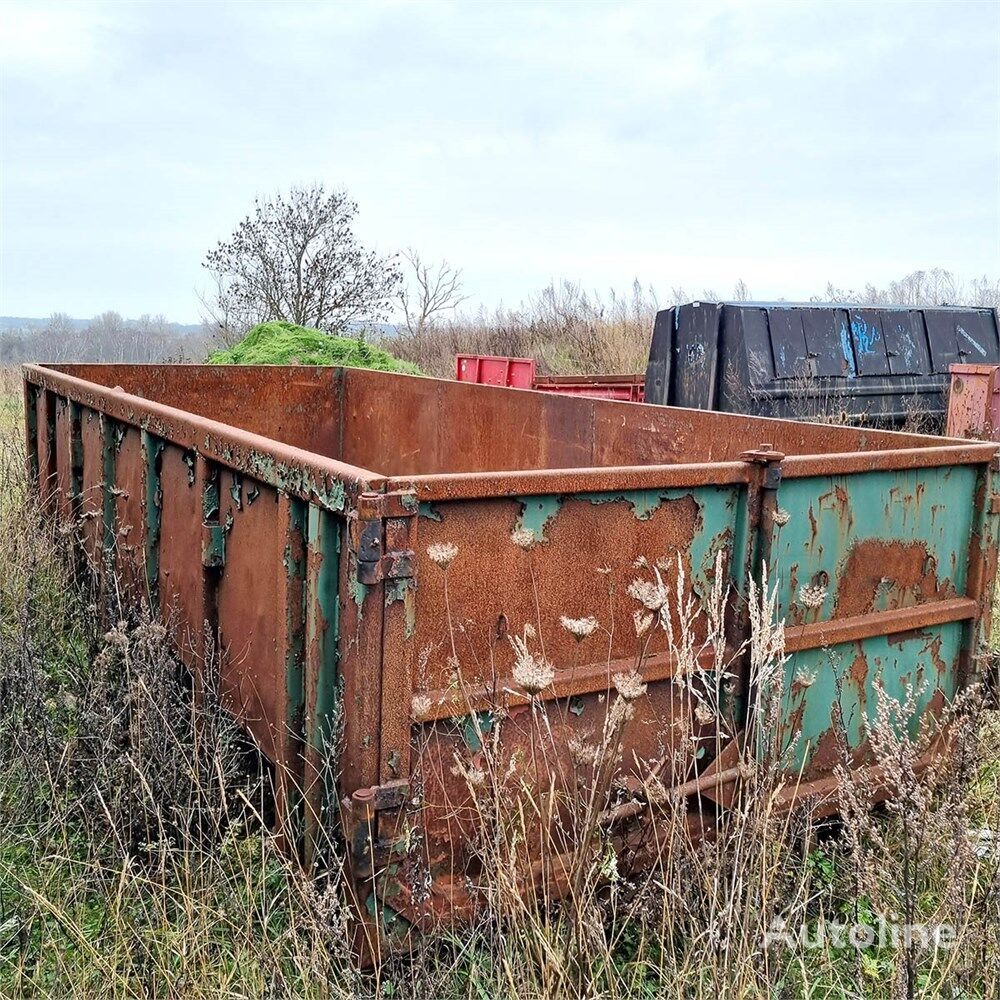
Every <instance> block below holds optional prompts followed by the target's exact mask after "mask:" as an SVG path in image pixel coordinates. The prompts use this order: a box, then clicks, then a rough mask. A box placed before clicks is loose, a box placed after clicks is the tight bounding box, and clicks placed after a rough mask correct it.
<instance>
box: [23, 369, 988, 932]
mask: <svg viewBox="0 0 1000 1000" xmlns="http://www.w3.org/2000/svg"><path fill="white" fill-rule="evenodd" d="M216 390H218V391H219V404H218V406H216V405H214V400H213V398H212V394H213V393H214V392H215V391H216ZM25 399H26V440H27V443H28V458H29V466H30V469H31V472H32V475H33V476H35V477H36V478H37V481H38V484H39V490H40V494H41V499H42V502H43V505H44V508H45V509H46V510H47V511H48V512H50V513H51V515H52V516H53V517H59V518H62V519H64V520H68V521H73V522H79V523H80V525H81V527H80V532H79V537H80V551H81V557H82V558H86V559H87V560H88V561H89V562H90V564H91V565H92V566H93V567H94V568H95V569H96V570H97V571H98V572H99V573H105V574H106V573H110V572H112V571H113V572H116V573H118V574H119V575H124V577H125V578H126V579H127V580H129V581H131V582H132V583H133V584H134V586H135V589H136V592H137V593H139V594H141V595H143V599H147V600H149V601H150V602H151V604H152V606H153V608H154V609H156V610H157V611H158V612H159V613H161V614H162V615H163V616H164V617H165V618H166V620H167V621H168V622H169V623H170V627H171V630H172V635H173V636H174V638H175V641H176V644H177V646H178V648H179V649H180V651H181V653H182V656H183V657H184V659H185V661H186V662H187V663H188V665H189V666H190V668H191V670H192V672H193V673H194V675H195V678H196V680H197V679H198V678H201V681H199V683H201V682H204V681H205V680H207V679H208V678H207V676H205V664H206V662H207V661H208V659H209V657H208V654H209V653H210V652H211V651H213V650H216V651H217V652H218V653H219V656H218V671H219V673H218V676H217V677H213V678H212V679H213V680H214V681H217V682H218V683H219V684H220V686H221V690H222V693H223V697H224V699H225V703H226V705H227V706H228V707H229V709H230V711H232V712H233V714H234V715H235V716H236V717H237V718H239V719H240V720H241V721H242V723H243V724H244V726H245V727H246V729H247V731H248V732H249V733H251V734H252V735H253V737H254V739H255V740H256V742H257V744H258V745H259V747H260V748H261V751H262V752H263V753H264V754H265V755H266V756H268V757H269V758H270V759H271V760H272V761H273V762H274V764H275V768H276V774H277V782H276V784H277V789H278V804H279V823H280V824H281V833H282V836H283V838H284V840H285V842H286V843H287V844H288V845H289V846H290V847H295V848H296V849H301V851H302V852H303V854H304V855H305V857H306V859H307V860H308V861H310V862H311V861H313V860H318V859H320V858H321V857H322V854H323V851H324V845H325V844H326V843H328V842H329V838H330V837H331V836H336V837H339V838H341V839H342V841H343V844H344V845H345V847H346V850H347V853H348V856H349V860H350V865H351V871H352V873H353V879H354V882H353V891H354V894H355V896H356V899H357V902H358V905H359V908H360V910H361V911H362V913H363V914H367V917H366V919H367V920H368V921H369V923H370V926H371V929H372V931H373V933H374V938H373V940H374V941H375V942H376V944H375V947H376V948H377V947H378V941H379V940H381V938H380V937H379V934H382V935H383V936H388V937H392V936H394V935H399V934H405V933H406V931H407V929H408V928H411V927H416V928H423V929H427V928H431V927H434V926H439V925H440V924H442V923H444V922H447V921H449V920H452V919H457V918H459V917H465V916H468V915H469V914H470V913H471V912H472V911H473V910H474V909H475V906H476V894H475V891H474V889H475V880H476V875H477V869H476V860H475V852H474V851H473V850H472V845H473V844H474V843H475V842H476V838H477V836H478V833H479V832H481V831H480V830H479V829H478V826H477V823H478V822H479V820H478V814H477V811H476V809H475V808H474V803H473V800H472V793H471V791H470V784H469V781H468V777H467V776H468V773H469V769H470V768H471V769H473V770H475V769H476V768H477V767H478V766H479V764H480V763H482V760H483V756H482V755H483V754H485V753H486V750H487V747H489V750H490V752H491V753H493V754H496V755H498V756H499V758H500V759H501V760H504V761H507V762H510V766H511V767H512V768H513V769H514V770H513V772H512V773H515V774H516V775H517V780H518V781H528V782H529V783H531V782H533V783H535V784H536V785H537V792H538V796H539V801H544V802H546V803H552V806H551V809H552V813H551V830H550V833H552V835H553V836H556V835H557V834H558V836H559V837H562V841H561V843H562V844H563V845H564V848H565V849H564V850H562V849H560V850H556V851H555V852H554V853H553V852H552V851H551V850H549V851H548V852H547V853H546V852H545V851H543V849H542V842H543V840H544V837H543V835H542V833H540V832H539V833H538V838H539V839H537V840H536V841H529V843H528V844H527V845H526V847H525V850H526V851H527V852H528V856H529V860H530V864H529V866H528V868H529V869H530V870H529V872H528V874H527V875H525V883H524V890H525V891H531V890H532V886H534V885H536V884H540V883H544V884H545V885H546V888H547V891H549V892H558V891H561V889H565V888H566V887H567V886H568V885H569V884H570V881H569V880H570V877H571V868H572V857H573V846H572V836H573V833H572V829H571V826H572V824H571V816H570V814H569V812H567V810H566V808H565V803H566V802H567V801H568V800H571V799H572V796H574V795H575V794H576V780H577V768H578V762H577V761H576V758H575V756H574V754H575V752H576V751H574V749H573V747H574V745H576V744H579V742H580V741H584V742H586V741H587V740H591V739H593V738H594V734H598V733H600V732H601V731H602V730H603V727H604V726H605V723H606V720H607V718H608V713H609V711H611V706H612V705H613V702H614V694H613V681H612V677H613V676H614V675H615V674H616V673H619V672H628V671H629V670H631V669H632V667H633V666H634V665H636V664H637V663H638V664H639V669H640V672H641V675H642V679H643V681H644V682H645V683H646V684H647V689H646V692H645V694H644V695H643V696H642V697H641V698H639V699H638V700H637V701H635V702H634V717H633V718H632V720H631V721H630V722H629V724H628V726H627V727H626V728H625V729H624V730H623V732H622V734H621V744H622V747H623V752H622V754H621V756H620V761H619V763H618V764H617V765H616V768H617V770H616V773H615V774H614V781H613V788H614V790H615V791H614V797H613V800H609V801H608V803H607V806H606V808H605V809H604V810H603V811H602V814H601V823H602V825H603V826H602V828H604V829H606V830H607V831H608V836H609V837H611V838H612V840H613V843H614V845H615V849H616V850H618V851H620V852H621V854H622V857H623V859H627V861H625V860H623V864H625V863H627V864H630V865H641V864H642V863H644V862H643V859H644V858H647V859H648V852H649V850H650V848H649V842H650V840H651V838H653V837H654V835H655V833H656V824H657V823H659V822H661V821H662V816H661V815H660V814H659V813H658V811H657V810H656V809H654V808H651V807H650V806H649V803H648V801H647V800H646V798H645V797H644V791H643V790H644V789H645V788H646V787H647V784H648V782H649V780H650V777H651V776H654V777H655V778H656V780H657V781H659V782H661V783H662V785H663V786H665V788H666V789H667V790H668V791H672V794H673V795H674V796H675V797H676V796H680V797H682V798H686V799H688V800H689V801H690V815H689V819H688V822H689V826H690V828H691V831H692V834H693V835H700V834H702V833H704V832H705V831H706V829H708V830H710V829H711V827H712V826H713V824H715V823H716V822H720V821H724V808H725V806H726V804H727V803H728V802H729V801H731V798H732V795H733V794H734V789H735V788H736V787H737V786H738V784H739V780H740V768H739V764H738V760H737V759H735V758H734V752H735V751H736V750H738V732H737V733H733V732H729V733H728V734H724V732H723V729H724V727H722V724H721V722H720V720H719V719H718V718H715V717H707V716H705V715H704V713H703V714H702V715H698V714H697V713H696V711H695V709H696V707H697V705H696V702H695V699H693V698H692V696H691V690H692V684H697V683H703V682H704V683H707V681H703V680H702V679H704V678H709V677H711V675H712V672H713V671H714V670H717V669H718V665H717V660H716V655H717V654H716V651H715V650H713V649H712V648H711V647H708V648H705V647H704V644H705V640H706V636H707V623H706V618H705V616H704V614H700V615H695V616H694V619H693V623H692V629H693V631H692V633H691V643H692V645H691V647H690V649H691V651H690V652H689V654H687V655H684V654H682V653H679V652H678V649H677V647H676V646H672V645H671V644H670V643H669V642H668V640H667V632H666V630H664V629H663V628H655V629H653V630H652V631H651V632H649V633H647V634H645V636H644V638H643V639H642V643H643V645H644V646H645V651H644V654H643V655H641V656H637V646H638V644H639V640H638V639H637V636H636V624H635V613H636V612H637V611H639V612H640V613H641V612H642V611H643V610H644V609H643V608H641V607H640V606H639V604H637V602H636V600H635V599H634V598H633V597H632V596H630V594H629V587H630V584H631V583H632V582H633V581H634V580H635V578H636V577H637V576H641V575H642V572H643V570H642V569H641V568H637V567H642V566H647V567H648V566H650V565H653V564H655V563H656V561H657V560H660V563H661V567H662V568H661V569H660V570H659V571H660V573H661V575H662V578H663V581H664V584H665V585H666V586H667V589H668V591H669V592H670V593H671V595H672V597H671V602H670V604H669V608H670V610H669V613H668V616H667V618H666V619H665V621H667V622H669V624H670V625H672V627H673V628H674V630H675V632H678V633H679V631H680V627H681V619H682V618H683V617H684V616H683V615H681V614H680V613H679V611H678V608H679V607H680V606H682V605H683V604H685V603H686V602H688V601H690V602H692V603H693V605H694V606H695V607H699V606H701V605H703V604H704V603H705V602H706V601H707V600H708V599H709V597H710V595H711V593H712V591H713V588H714V587H716V586H717V585H719V586H721V587H722V588H723V591H725V589H726V588H729V590H730V596H729V597H728V599H727V600H726V602H725V604H724V607H723V608H722V610H721V612H720V614H721V615H722V621H721V626H720V627H721V629H722V643H723V647H724V648H723V649H722V652H721V654H719V655H722V656H723V658H724V659H725V661H726V663H727V664H728V665H729V669H730V670H731V671H732V672H733V674H734V677H733V683H732V690H731V692H730V695H729V697H730V707H729V709H727V711H729V712H730V713H731V715H732V720H731V721H732V722H733V724H734V725H735V726H736V727H737V730H739V732H742V731H744V730H745V729H746V728H747V727H748V726H749V723H750V722H751V721H752V720H751V719H750V718H749V715H748V713H749V712H750V711H751V709H750V707H749V706H750V705H752V704H753V699H752V697H751V696H752V694H753V691H752V679H751V677H750V675H749V673H748V670H749V666H748V657H747V655H746V642H747V639H748V635H749V629H750V623H749V619H748V614H747V608H746V602H745V597H746V594H747V591H748V586H749V581H750V579H751V578H757V577H759V575H760V573H761V571H762V568H763V567H764V566H765V565H766V566H767V567H768V568H769V573H770V579H771V581H772V584H773V585H774V586H776V588H777V589H776V594H777V602H778V610H779V614H780V615H781V617H782V618H783V619H785V621H786V622H787V634H786V651H787V653H788V656H789V658H788V661H787V663H785V664H784V666H783V667H782V670H783V671H784V688H785V691H786V692H787V697H786V698H785V700H784V702H783V706H782V709H781V714H780V717H779V718H778V719H777V721H776V725H777V729H778V731H777V733H776V736H777V739H778V742H779V743H780V744H781V745H782V746H783V747H784V750H783V752H786V753H787V760H785V761H783V766H785V767H787V769H788V772H789V773H790V774H792V775H794V776H795V787H799V786H801V789H803V791H802V794H801V795H798V796H797V795H796V793H795V791H794V790H793V791H792V792H788V791H787V790H786V792H785V793H783V796H784V798H782V802H783V804H785V805H787V806H791V805H792V804H793V803H794V802H795V801H796V800H797V798H798V799H801V798H802V796H804V795H805V794H806V792H807V791H808V794H809V795H810V796H813V797H814V798H816V797H819V799H822V803H821V805H819V806H817V808H821V809H825V810H829V809H832V808H835V803H834V802H833V799H832V798H831V796H832V795H833V793H834V792H835V785H836V783H835V780H834V778H833V776H832V775H833V768H834V766H835V765H836V764H837V763H840V762H842V757H843V753H844V747H845V746H846V752H847V753H848V755H849V760H848V763H849V764H850V765H851V766H852V767H854V768H855V769H857V770H858V771H859V773H860V772H862V771H864V770H865V769H871V768H873V767H874V761H873V760H872V758H871V754H870V749H869V747H868V745H867V739H866V736H865V722H866V720H868V721H870V720H871V719H872V718H873V713H874V711H875V708H876V704H877V698H878V691H879V690H880V689H884V690H885V691H887V692H888V693H889V694H890V695H891V696H893V697H897V698H899V697H903V696H905V695H906V694H907V693H908V692H910V691H912V690H915V689H919V694H918V696H917V697H916V705H917V710H916V712H915V713H914V718H913V719H912V720H911V724H912V727H913V728H914V730H915V728H916V727H917V726H918V725H920V724H921V721H922V720H924V721H927V720H933V719H934V718H935V717H937V716H938V715H939V714H940V713H941V712H942V711H943V709H944V707H945V706H946V705H947V703H948V702H949V701H950V700H951V699H952V698H953V697H954V695H955V694H956V692H957V691H958V690H959V689H960V688H961V687H962V686H964V685H966V684H968V683H969V682H970V681H972V680H974V679H976V677H977V672H978V670H979V667H980V664H981V663H982V658H981V653H982V648H983V642H984V637H985V630H986V628H987V627H988V621H989V613H988V597H989V593H990V589H991V585H992V582H993V579H994V575H995V571H996V552H997V520H998V516H1000V515H998V512H1000V495H998V494H997V491H996V485H995V468H994V456H995V453H996V450H997V446H996V445H995V444H992V443H983V442H972V441H957V440H947V439H941V438H933V437H926V436H921V435H915V434H897V433H892V432H888V431H876V430H868V429H865V430H861V429H852V428H845V427H835V426H829V425H819V424H806V423H795V422H791V421H781V420H771V419H767V418H760V417H748V416H743V415H737V414H723V413H709V412H703V411H698V410H685V409H676V408H666V407H659V406H649V405H633V404H629V405H623V404H622V403H619V402H616V401H612V400H606V399H594V398H572V397H567V396H563V395H558V394H550V393H536V392H513V391H510V390H507V389H504V388H495V387H492V386H486V385H474V384H462V383H458V382H452V381H445V380H435V379H422V378H414V377H410V376H398V375H389V374H383V373H376V372H366V371H358V370H339V369H317V368H310V369H298V368H290V369H280V368H249V369H244V368H238V367H235V368H226V369H211V370H209V369H206V368H201V367H197V366H155V367H153V366H150V367H144V366H135V367H130V366H107V367H105V366H65V367H61V368H57V367H40V366H29V367H27V368H26V369H25ZM244 412H245V414H246V419H245V420H244V419H243V414H244ZM310 413H313V414H314V415H315V419H312V420H310V419H309V415H310ZM225 421H232V422H233V423H226V422H225ZM376 470H377V471H376ZM450 546H454V548H455V550H457V552H456V554H454V556H453V561H451V562H450V564H449V565H448V566H447V568H444V567H443V566H442V565H441V562H442V558H441V557H440V552H441V550H442V549H447V548H448V547H450ZM435 553H438V554H437V555H435ZM443 561H444V562H447V561H448V560H447V559H445V560H443ZM720 573H721V575H722V577H721V579H719V578H718V575H719V574H720ZM561 616H567V617H569V618H573V619H582V618H586V617H588V616H594V617H596V618H597V619H598V620H599V622H600V627H599V628H598V629H597V630H595V631H594V632H593V633H592V634H589V635H587V636H585V637H583V638H580V639H578V638H576V637H574V636H573V635H572V634H571V633H570V632H569V631H568V630H567V629H566V628H564V627H563V626H562V625H561V624H560V618H561ZM529 631H530V635H531V638H530V643H531V645H532V648H534V649H536V650H538V651H539V652H540V653H541V654H543V655H544V657H545V659H546V660H548V661H550V662H551V664H552V665H553V668H554V677H553V680H552V683H551V684H548V685H546V686H545V687H544V688H543V690H541V691H540V692H539V693H538V694H537V695H536V696H535V697H534V698H532V697H531V696H530V695H529V694H528V693H527V692H526V690H525V689H524V687H523V686H522V685H520V684H518V683H517V682H516V681H515V679H514V667H515V658H516V654H515V650H514V649H513V646H512V643H511V638H512V637H515V636H521V637H524V636H527V635H528V634H529ZM647 642H648V645H645V644H646V643H647ZM543 710H544V717H545V719H546V723H545V724H546V726H547V727H548V728H547V730H546V732H547V733H548V734H549V735H548V736H547V737H546V738H547V739H549V740H550V742H551V746H550V748H549V749H550V756H549V757H548V758H547V759H546V762H545V766H544V768H542V769H537V768H536V769H535V770H533V771H527V772H526V771H525V767H524V761H525V760H529V759H531V757H532V753H533V750H534V748H535V744H534V743H533V740H536V738H537V735H538V725H539V722H538V720H539V717H540V713H541V712H542V711H543ZM838 740H839V741H840V742H838ZM845 741H846V742H845ZM736 756H737V758H738V754H737V755H736ZM518 762H521V763H520V764H518ZM518 768H520V769H519V770H518ZM872 774H873V775H874V778H873V780H876V779H877V778H878V775H877V773H876V772H874V771H872ZM532 787H534V786H532ZM810 801H812V799H811V800H810ZM817 801H818V800H817ZM560 803H561V804H560ZM715 803H719V804H721V805H720V808H721V809H722V810H723V811H722V812H721V813H718V814H717V813H716V811H715V810H716V805H715ZM566 831H569V832H566ZM543 855H544V857H543ZM376 931H377V932H378V933H375V932H376Z"/></svg>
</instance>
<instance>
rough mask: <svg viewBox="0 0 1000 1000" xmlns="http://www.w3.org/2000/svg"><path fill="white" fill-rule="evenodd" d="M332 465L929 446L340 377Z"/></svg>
mask: <svg viewBox="0 0 1000 1000" xmlns="http://www.w3.org/2000/svg"><path fill="white" fill-rule="evenodd" d="M343 384H344V398H343V409H342V414H343V423H342V428H341V439H340V446H341V454H339V455H337V456H336V457H338V458H340V459H341V460H342V461H345V462H348V463H350V464H353V465H359V466H361V467H363V468H368V469H375V470H377V471H378V472H380V473H382V474H383V475H388V476H413V475H428V474H434V473H449V472H490V471H513V470H529V469H573V468H600V467H603V466H608V467H615V466H635V465H673V464H678V463H691V462H724V461H732V460H735V459H738V458H739V456H740V455H741V454H742V453H743V452H744V451H746V450H747V449H750V448H756V447H758V446H759V445H761V444H763V443H768V444H770V445H772V446H773V447H774V448H776V449H778V450H779V451H782V452H784V453H785V454H787V455H803V454H825V453H830V452H855V451H875V450H881V449H896V448H916V447H927V446H928V445H932V444H940V443H941V442H940V439H939V438H930V437H927V436H923V435H916V434H900V433H893V432H890V431H875V430H864V429H858V428H853V427H839V426H832V425H829V424H817V423H813V424H807V423H795V422H791V421H782V420H771V419H768V418H765V417H748V416H743V415H739V414H723V413H713V412H708V411H702V410H686V409H680V408H674V407H671V408H666V407H658V406H652V405H650V406H645V405H642V404H636V403H629V404H628V405H625V404H623V403H619V402H617V401H613V400H601V399H588V398H575V397H569V396H560V395H555V394H551V393H542V392H514V391H511V390H508V389H503V388H497V387H494V386H487V385H472V384H467V383H459V382H450V381H445V380H437V379H414V378H409V377H406V376H392V375H388V376H387V375H385V374H383V373H380V372H368V371H361V370H357V369H353V370H345V372H344V383H343Z"/></svg>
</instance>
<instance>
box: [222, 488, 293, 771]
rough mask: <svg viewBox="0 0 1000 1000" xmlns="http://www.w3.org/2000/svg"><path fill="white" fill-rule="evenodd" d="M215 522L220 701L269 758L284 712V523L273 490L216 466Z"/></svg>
mask: <svg viewBox="0 0 1000 1000" xmlns="http://www.w3.org/2000/svg"><path fill="white" fill-rule="evenodd" d="M219 523H220V524H221V525H222V526H223V530H224V532H225V557H224V558H225V562H224V565H223V567H222V571H221V574H220V575H219V580H218V588H217V606H218V614H219V642H220V653H221V676H220V684H221V691H222V696H223V701H224V704H225V705H226V707H227V708H228V709H229V710H230V711H231V712H232V713H233V714H234V715H235V716H236V717H237V718H238V719H240V720H241V721H242V722H243V723H244V725H246V727H247V728H248V729H249V730H250V732H251V733H252V734H253V736H254V738H255V740H256V741H257V743H258V745H259V746H260V748H261V750H262V751H263V753H264V754H265V756H266V757H267V758H268V759H269V760H271V761H275V750H276V747H278V746H280V745H281V738H280V737H281V731H282V729H283V727H284V719H285V715H286V710H285V709H286V697H285V685H286V678H285V652H284V642H283V640H284V622H283V621H282V616H281V613H280V610H281V608H282V607H283V605H284V575H283V568H284V557H285V545H286V530H285V526H284V525H283V524H281V523H279V504H278V494H277V493H276V492H275V491H274V490H273V489H271V488H270V487H269V486H263V485H261V484H260V483H257V482H255V481H253V480H250V479H244V478H243V477H242V476H241V475H239V473H233V472H230V471H228V470H222V471H220V473H219Z"/></svg>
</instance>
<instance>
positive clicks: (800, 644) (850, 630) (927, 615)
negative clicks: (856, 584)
mask: <svg viewBox="0 0 1000 1000" xmlns="http://www.w3.org/2000/svg"><path fill="white" fill-rule="evenodd" d="M978 614H979V605H978V603H977V602H976V601H973V600H971V599H970V598H967V597H955V598H952V599H951V600H947V601H933V602H931V603H929V604H918V605H917V606H916V607H912V608H897V609H896V610H895V611H876V612H874V613H873V614H870V615H854V616H852V617H850V618H835V619H833V620H832V621H827V622H816V623H814V624H811V625H793V626H788V627H786V628H785V652H786V653H798V652H800V651H802V650H805V649H821V648H823V647H825V646H837V645H839V644H840V643H844V642H856V641H857V640H859V639H870V638H873V637H874V636H880V635H894V634H895V633H897V632H909V631H911V630H913V629H919V628H928V627H930V626H933V625H945V624H947V623H948V622H961V621H968V620H969V619H970V618H975V617H976V616H977V615H978Z"/></svg>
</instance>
